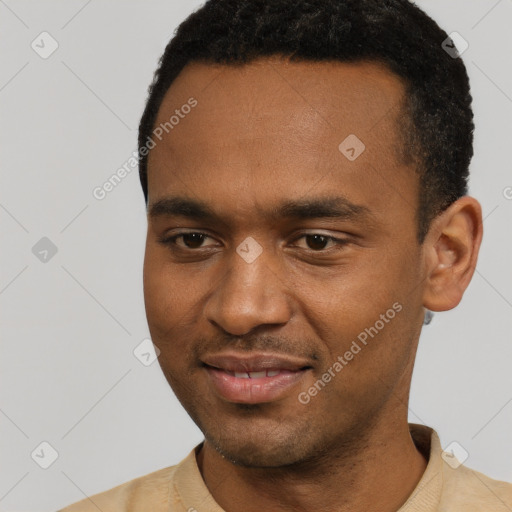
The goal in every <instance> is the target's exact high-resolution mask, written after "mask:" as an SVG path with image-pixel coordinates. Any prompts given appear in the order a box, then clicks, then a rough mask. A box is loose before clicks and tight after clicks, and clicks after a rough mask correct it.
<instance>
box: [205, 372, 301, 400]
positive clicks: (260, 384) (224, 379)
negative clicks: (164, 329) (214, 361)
mask: <svg viewBox="0 0 512 512" xmlns="http://www.w3.org/2000/svg"><path fill="white" fill-rule="evenodd" d="M205 370H206V372H207V374H208V376H209V378H210V381H211V383H212V384H213V387H214V389H215V391H216V392H217V394H218V395H219V396H220V397H221V398H223V399H224V400H226V401H228V402H234V403H240V404H259V403H265V402H272V401H275V400H278V399H280V398H282V397H283V396H285V395H286V394H288V393H289V392H290V390H291V389H292V388H293V387H295V386H296V385H297V384H298V383H299V382H300V381H301V380H302V379H303V378H304V374H305V373H306V372H307V371H308V370H298V371H282V372H281V373H280V374H279V375H275V376H274V377H261V378H259V379H250V378H249V379H244V378H240V377H235V376H233V375H230V374H229V373H226V372H225V371H223V370H219V369H217V368H212V367H210V366H207V367H205Z"/></svg>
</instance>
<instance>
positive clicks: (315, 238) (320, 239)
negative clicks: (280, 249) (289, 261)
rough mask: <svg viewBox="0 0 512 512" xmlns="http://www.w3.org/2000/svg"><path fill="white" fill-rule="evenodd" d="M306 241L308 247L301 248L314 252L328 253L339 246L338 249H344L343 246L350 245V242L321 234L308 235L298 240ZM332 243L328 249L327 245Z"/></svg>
mask: <svg viewBox="0 0 512 512" xmlns="http://www.w3.org/2000/svg"><path fill="white" fill-rule="evenodd" d="M301 239H304V240H305V241H306V246H304V245H302V246H299V247H301V248H303V249H309V250H311V251H314V252H320V251H324V250H326V251H328V250H329V249H332V248H333V247H336V246H338V248H340V249H341V248H342V246H343V245H345V244H347V243H348V240H344V239H342V238H335V237H332V236H328V235H323V234H321V233H306V234H304V235H302V236H300V237H299V238H297V239H296V240H301ZM329 242H330V243H331V246H329V247H327V244H329Z"/></svg>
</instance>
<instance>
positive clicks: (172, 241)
mask: <svg viewBox="0 0 512 512" xmlns="http://www.w3.org/2000/svg"><path fill="white" fill-rule="evenodd" d="M184 235H203V236H204V237H206V238H213V237H211V236H209V235H208V234H207V233H203V232H201V231H185V232H182V233H178V234H176V235H173V236H170V237H162V238H160V239H159V240H158V241H159V242H160V243H161V244H163V245H166V246H168V247H171V248H172V249H173V250H174V249H177V250H181V251H185V252H186V251H190V252H199V251H201V250H204V249H207V248H206V247H199V248H196V249H191V248H188V247H181V246H178V245H177V244H176V240H177V239H178V238H181V237H183V236H184ZM315 235H319V236H321V237H323V238H324V239H326V240H327V241H329V242H333V243H334V244H335V246H338V247H337V250H339V249H340V248H343V246H345V245H347V244H348V243H349V240H348V239H344V238H336V237H333V236H329V235H324V234H322V233H305V234H303V235H301V236H299V237H297V238H295V239H294V240H293V241H294V242H296V241H297V240H300V239H301V238H305V237H307V236H315ZM203 241H204V240H203ZM333 248H335V247H330V248H327V249H318V250H315V249H305V250H306V251H308V252H311V253H314V254H320V253H326V252H330V249H333Z"/></svg>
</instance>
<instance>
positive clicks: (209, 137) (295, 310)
mask: <svg viewBox="0 0 512 512" xmlns="http://www.w3.org/2000/svg"><path fill="white" fill-rule="evenodd" d="M450 48H451V50H452V51H447V50H448V49H450ZM454 52H455V53H454ZM472 133H473V115H472V110H471V96H470V92H469V84H468V77H467V73H466V70H465V68H464V65H463V63H462V61H461V59H460V58H458V55H457V54H456V49H455V45H454V44H453V42H452V41H451V40H450V39H449V38H448V36H447V34H446V33H445V32H444V31H443V30H441V29H440V28H439V27H438V26H437V24H436V23H435V22H434V21H432V20H431V19H430V18H429V17H428V16H426V14H424V13H423V12H422V11H421V10H420V9H418V8H417V7H416V6H415V5H414V4H412V3H410V2H408V1H407V0H308V1H306V0H300V1H297V0H248V1H247V0H245V1H242V0H210V1H209V2H207V3H206V4H205V5H204V6H203V7H202V8H201V9H199V10H198V11H197V12H195V13H194V14H193V15H191V16H190V17H189V18H188V19H187V20H186V21H185V22H184V23H182V25H181V26H180V28H179V30H178V31H177V33H176V35H175V37H174V38H173V39H172V41H171V42H170V43H169V45H168V46H167V48H166V50H165V53H164V55H163V57H162V59H161V62H160V67H159V69H158V71H157V72H156V74H155V79H154V81H153V84H152V85H151V88H150V93H149V98H148V101H147V105H146V109H145V112H144V114H143V117H142V120H141V124H140V131H139V153H140V177H141V183H142V187H143V191H144V194H145V198H146V203H147V210H148V233H147V243H146V258H145V263H144V293H145V302H146V312H147V318H148V323H149V327H150V331H151V335H152V339H153V342H154V344H155V345H156V346H157V347H158V348H159V350H160V356H159V362H160V365H161V367H162V370H163V372H164V374H165V377H166V378H167V380H168V382H169V384H170V385H171V387H172V389H173V390H174V392H175V393H176V395H177V397H178V398H179V400H180V401H181V403H182V404H183V406H184V407H185V409H186V410H187V412H188V413H189V414H190V416H191V417H192V419H193V420H194V421H195V423H196V424H197V425H198V426H199V428H200V429H201V430H202V432H203V433H204V436H205V440H204V442H203V443H201V444H200V445H198V446H197V447H195V448H194V449H193V450H192V451H191V452H190V454H189V456H188V457H187V458H186V459H184V460H183V461H182V462H181V463H180V464H178V465H177V466H173V467H170V468H165V469H162V470H159V471H156V472H155V473H152V474H150V475H146V476H143V477H141V478H138V479H135V480H133V481H131V482H128V483H126V484H123V485H121V486H118V487H116V488H114V489H112V490H110V491H106V492H103V493H100V494H97V495H95V496H92V497H90V498H87V499H85V500H83V501H81V502H79V503H77V504H75V505H72V506H70V507H68V508H66V509H64V510H65V511H66V512H78V511H93V510H94V511H96V510H101V511H103V512H110V511H135V510H151V511H164V510H165V511H168V510H172V511H198V512H203V511H204V512H214V511H215V512H222V511H227V512H235V511H240V510H243V511H244V512H252V511H261V510H264V511H277V510H283V511H284V510H287V511H310V510H315V511H321V512H331V511H349V510H350V511H352V512H363V511H365V512H366V511H372V510H379V511H380V512H392V511H393V512H394V511H398V510H400V511H413V510H418V511H422V512H429V511H441V510H442V511H448V510H449V511H450V512H456V511H464V512H467V511H477V510H478V511H483V510H485V511H486V512H489V511H506V510H512V485H510V484H508V483H505V482H498V481H495V480H492V479H490V478H488V477H486V476H484V475H482V474H480V473H478V472H476V471H473V470H470V469H468V468H466V467H464V466H463V465H460V464H459V463H458V461H457V460H456V458H455V456H454V453H453V452H446V453H442V450H441V447H440V443H439V438H438V436H437V434H436V433H435V431H433V430H432V429H430V428H428V427H426V426H421V425H412V424H408V422H407V413H408V399H409V389H410V382H411V376H412V371H413V365H414V358H415V354H416V349H417V344H418V340H419V336H420V332H421V328H422V325H423V323H424V322H425V317H426V314H427V313H429V312H430V311H446V310H449V309H452V308H454V307H456V306H457V304H458V303H459V302H460V300H461V298H462V296H463V293H464V291H465V289H466V288H467V286H468V284H469V282H470V280H471V277H472V275H473V272H474V270H475V266H476V261H477V255H478V250H479V247H480V242H481V238H482V215H481V207H480V205H479V203H478V201H477V200H476V199H474V198H472V197H470V196H468V195H466V194H467V178H468V166H469V162H470V159H471V157H472V153H473V150H472Z"/></svg>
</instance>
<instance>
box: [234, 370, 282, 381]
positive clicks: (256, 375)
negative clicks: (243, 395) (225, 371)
mask: <svg viewBox="0 0 512 512" xmlns="http://www.w3.org/2000/svg"><path fill="white" fill-rule="evenodd" d="M280 373H281V372H280V371H279V370H263V371H261V372H234V373H232V375H234V376H235V377H237V378H238V379H262V378H263V377H275V376H276V375H279V374H280Z"/></svg>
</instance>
